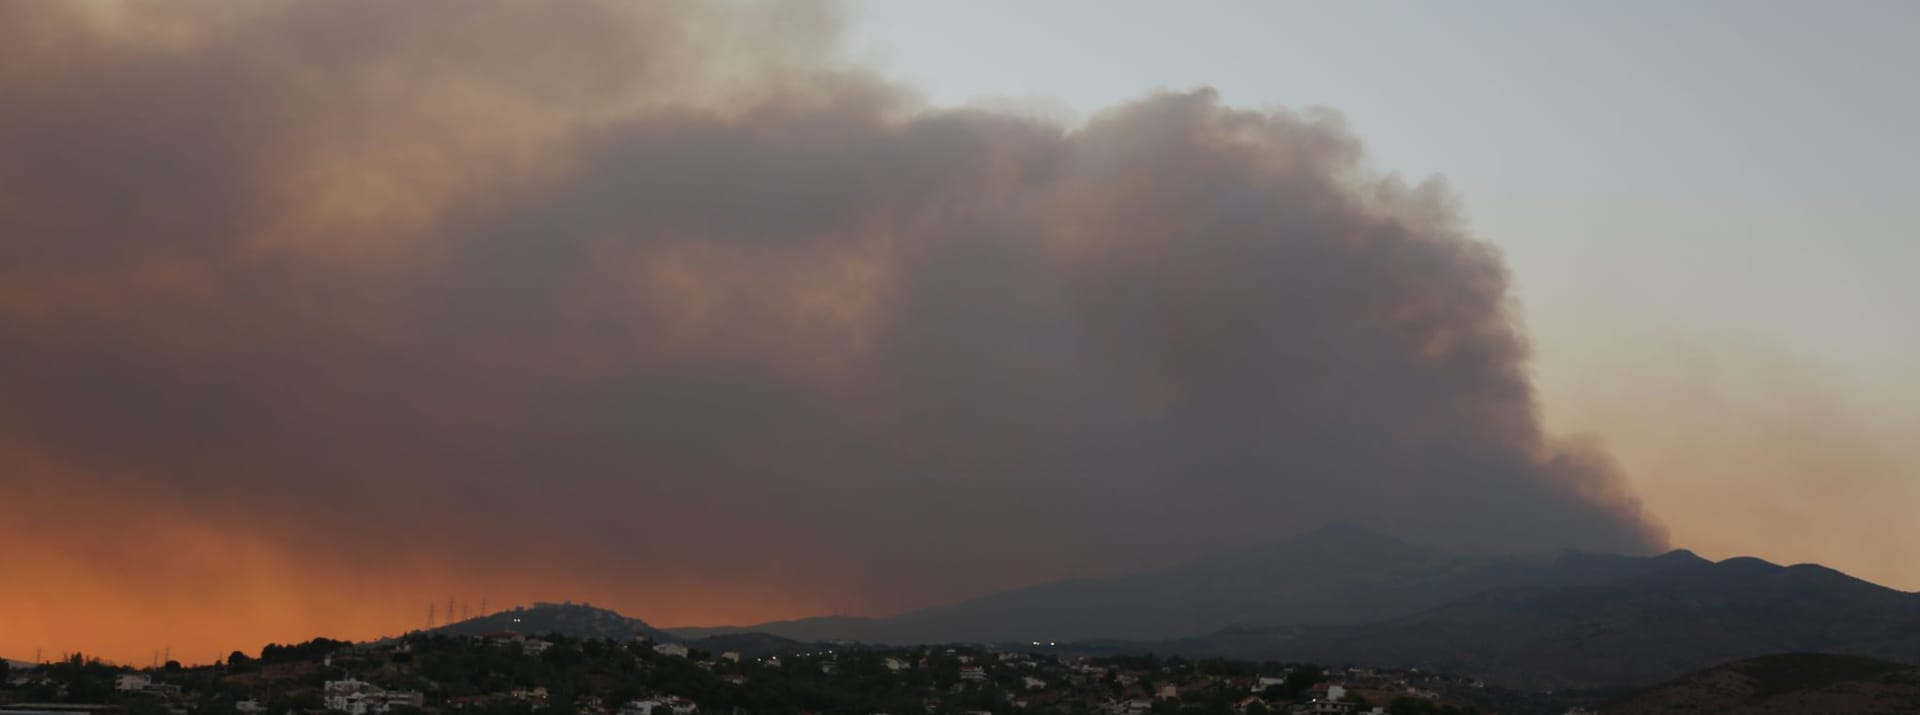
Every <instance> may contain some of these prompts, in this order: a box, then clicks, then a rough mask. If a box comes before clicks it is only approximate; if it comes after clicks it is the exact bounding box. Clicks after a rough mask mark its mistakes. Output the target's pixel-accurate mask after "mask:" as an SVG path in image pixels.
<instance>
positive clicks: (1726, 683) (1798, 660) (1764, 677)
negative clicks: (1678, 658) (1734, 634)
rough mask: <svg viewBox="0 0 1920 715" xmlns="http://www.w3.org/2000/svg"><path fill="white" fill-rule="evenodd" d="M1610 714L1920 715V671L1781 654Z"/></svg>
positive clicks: (1627, 702) (1649, 695)
mask: <svg viewBox="0 0 1920 715" xmlns="http://www.w3.org/2000/svg"><path fill="white" fill-rule="evenodd" d="M1600 712H1601V713H1602V715H1666V714H1668V713H1697V714H1700V715H1813V714H1814V713H1913V712H1920V668H1915V667H1914V666H1911V665H1908V664H1904V663H1894V662H1890V661H1885V660H1877V659H1874V658H1864V657H1859V656H1847V655H1829V654H1811V653H1801V654H1791V655H1774V656H1765V657H1761V658H1753V659H1750V660H1743V661H1737V662H1733V663H1727V664H1725V665H1720V666H1716V667H1713V668H1709V669H1707V670H1704V671H1699V672H1695V673H1691V674H1689V675H1686V676H1683V677H1681V678H1678V679H1675V680H1673V681H1671V682H1667V683H1662V684H1660V685H1657V686H1654V687H1652V688H1648V689H1646V690H1644V691H1641V692H1638V693H1635V694H1633V695H1631V696H1629V697H1626V698H1623V699H1621V700H1619V701H1618V702H1615V703H1613V704H1611V705H1609V706H1607V707H1604V708H1602V709H1601V711H1600Z"/></svg>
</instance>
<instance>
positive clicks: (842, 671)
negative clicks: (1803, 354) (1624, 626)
mask: <svg viewBox="0 0 1920 715" xmlns="http://www.w3.org/2000/svg"><path fill="white" fill-rule="evenodd" d="M787 643H791V642H790V641H788V642H787ZM744 644H745V645H754V643H753V642H752V641H751V639H748V640H747V641H745V642H744ZM1034 645H1035V648H1034V649H1032V650H1008V649H990V648H983V647H920V648H896V649H880V648H870V647H859V646H817V647H818V648H819V649H818V650H811V651H800V652H779V653H775V652H759V653H755V652H742V651H736V650H726V651H720V652H713V651H709V650H704V649H702V648H699V647H689V646H688V645H685V644H681V643H666V642H653V641H649V640H647V639H645V638H637V639H634V640H631V641H624V642H616V641H611V640H576V639H571V638H563V637H544V638H543V637H530V636H527V635H522V634H519V633H513V632H501V633H492V634H485V635H474V636H448V635H418V634H416V635H411V636H408V637H405V638H401V639H395V640H389V641H384V642H376V643H366V644H352V643H345V642H340V641H328V640H324V639H322V640H316V641H311V642H309V643H303V644H296V645H291V646H277V645H275V646H268V647H267V648H266V649H265V650H263V651H262V653H261V654H260V655H259V656H257V657H256V656H251V655H248V654H244V653H234V654H233V655H232V656H230V657H229V658H226V659H223V661H222V662H220V663H218V664H216V665H211V666H199V667H193V668H185V667H181V666H179V665H178V664H175V663H168V664H166V665H164V666H160V667H150V668H145V669H138V670H136V669H132V668H126V667H119V666H113V665H110V664H106V663H102V662H99V661H97V660H90V659H86V658H84V657H82V656H72V657H70V658H68V659H66V660H62V661H59V662H56V663H50V664H41V665H36V666H31V667H22V666H20V665H18V664H16V665H14V666H12V667H11V668H10V669H8V670H7V671H6V673H5V677H4V678H0V715H227V714H229V713H240V714H244V715H333V714H338V713H345V714H346V715H386V714H410V713H446V714H453V713H472V714H473V715H531V714H533V713H543V714H547V713H550V714H552V715H701V714H718V715H732V714H740V715H744V714H747V713H791V714H793V715H802V714H809V713H821V714H825V713H850V714H852V715H903V714H906V713H913V714H916V715H917V714H919V713H928V714H935V713H967V714H980V715H987V714H993V715H1011V714H1030V715H1042V714H1051V713H1061V714H1066V713H1072V714H1082V715H1150V714H1153V715H1174V714H1181V713H1184V714H1189V715H1242V714H1244V715H1272V714H1278V713H1294V714H1299V715H1336V714H1338V715H1359V714H1367V713H1371V714H1373V715H1421V714H1427V713H1432V714H1451V713H1478V712H1489V710H1487V709H1484V708H1485V706H1484V705H1483V704H1476V703H1484V700H1483V699H1480V698H1477V697H1476V696H1477V695H1478V694H1479V691H1481V690H1483V686H1482V685H1481V684H1480V683H1477V682H1474V681H1472V680H1468V679H1461V678H1453V677H1447V676H1443V675H1437V674H1428V673H1421V672H1418V671H1387V670H1373V669H1361V668H1351V669H1326V668H1322V667H1319V666H1314V665H1306V664H1278V663H1267V664H1256V663H1247V662H1239V661H1223V660H1183V659H1178V658H1156V657H1153V656H1136V657H1087V656H1076V655H1068V654H1059V653H1050V652H1048V648H1047V647H1046V646H1045V645H1044V644H1034Z"/></svg>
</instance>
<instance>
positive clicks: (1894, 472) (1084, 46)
mask: <svg viewBox="0 0 1920 715" xmlns="http://www.w3.org/2000/svg"><path fill="white" fill-rule="evenodd" d="M1015 18H1017V19H1015ZM1916 22H1920V8H1916V7H1915V6H1914V5H1913V4H1911V3H1896V2H1855V3H1804V2H1800V3H1794V2H1688V3H1523V2H1478V3H1398V2H1357V3H1266V2H1244V3H1239V2H1221V3H1215V4H1212V5H1210V6H1209V11H1207V12H1193V11H1191V8H1190V7H1187V6H1184V5H1178V4H1165V3H1098V2H1056V3H1004V2H979V3H953V4H927V3H886V2H874V3H868V4H865V5H862V6H861V11H860V12H859V13H858V14H857V16H856V25H855V27H856V29H855V32H854V33H853V37H854V40H853V41H852V43H851V44H852V46H853V47H854V48H855V51H856V52H858V53H860V54H861V56H863V57H865V58H867V59H868V60H869V61H870V62H872V63H874V64H875V65H877V66H880V67H883V68H884V71H885V72H886V73H887V74H888V75H889V76H892V77H897V78H899V79H901V80H902V81H904V82H906V83H908V84H910V85H911V86H913V87H915V88H917V89H919V90H920V91H922V92H925V93H926V94H927V95H928V97H930V98H931V99H932V101H934V102H936V103H941V104H963V105H964V104H976V105H981V106H1002V107H1011V108H1022V109H1024V110H1025V111H1030V112H1035V113H1040V114H1044V115H1049V116H1057V117H1063V118H1067V119H1069V120H1072V119H1075V118H1084V117H1086V116H1088V115H1089V114H1090V113H1092V112H1094V111H1097V110H1098V109H1099V108H1100V107H1104V106H1108V105H1111V104H1112V103H1114V102H1117V101H1122V100H1124V99H1126V98H1129V97H1135V96H1138V95H1140V94H1141V93H1143V92H1147V91H1152V90H1154V89H1160V88H1167V89H1184V88H1190V87H1196V86H1208V87H1213V88H1215V89H1217V90H1218V91H1219V92H1220V95H1221V98H1222V101H1225V102H1228V103H1231V104H1235V105H1240V106H1252V107H1262V106H1286V107H1294V108H1302V107H1326V108H1331V109H1334V110H1337V111H1339V112H1340V113H1341V114H1342V115H1343V116H1344V117H1345V118H1346V121H1347V122H1348V124H1349V126H1350V127H1352V129H1353V131H1354V132H1355V133H1356V134H1357V135H1359V136H1360V137H1361V138H1362V139H1363V140H1364V141H1365V142H1366V145H1367V148H1368V153H1369V155H1370V156H1371V161H1372V163H1373V164H1374V165H1375V166H1377V167H1380V168H1381V169H1383V170H1386V171H1392V172H1397V173H1401V174H1403V175H1406V176H1408V177H1412V178H1415V179H1420V178H1426V177H1429V176H1440V177H1444V179H1445V180H1446V182H1447V183H1448V184H1449V185H1450V186H1451V188H1452V190H1453V191H1454V193H1455V194H1456V195H1457V197H1458V200H1459V201H1460V204H1461V206H1462V213H1463V215H1464V216H1465V218H1466V220H1467V222H1468V224H1469V226H1470V227H1471V230H1472V231H1473V233H1474V235H1475V236H1476V237H1478V238H1480V239H1482V240H1485V241H1488V242H1490V243H1491V244H1493V245H1494V246H1497V247H1498V248H1499V249H1500V250H1501V252H1502V253H1503V254H1504V255H1505V257H1506V260H1507V263H1508V265H1509V266H1510V267H1511V269H1512V271H1513V282H1514V286H1515V295H1516V298H1517V300H1518V301H1519V303H1520V304H1521V305H1522V313H1523V314H1524V320H1525V323H1526V327H1527V331H1528V334H1529V336H1530V338H1531V340H1532V344H1533V348H1534V351H1535V354H1536V357H1535V360H1534V362H1533V365H1532V368H1533V371H1534V374H1535V375H1536V376H1537V380H1538V386H1539V389H1540V391H1541V393H1542V400H1541V402H1542V409H1543V410H1544V412H1545V416H1546V422H1547V424H1548V425H1549V426H1550V427H1551V429H1552V430H1553V431H1555V432H1558V433H1562V434H1579V435H1590V436H1592V437H1593V438H1595V439H1597V440H1599V441H1601V442H1603V443H1604V444H1605V445H1606V447H1607V448H1608V450H1609V451H1610V452H1611V453H1612V454H1613V455H1614V456H1615V458H1616V459H1617V460H1619V462H1620V464H1621V465H1622V470H1623V472H1624V473H1625V474H1626V476H1627V479H1628V481H1629V482H1630V483H1631V484H1632V485H1633V488H1634V491H1635V492H1636V493H1637V494H1639V495H1640V497H1641V498H1642V499H1643V500H1644V501H1645V503H1646V505H1647V507H1648V509H1649V510H1650V511H1651V512H1652V513H1653V514H1655V515H1657V516H1659V517H1661V518H1662V520H1663V521H1664V522H1665V523H1666V524H1667V526H1668V528H1669V529H1670V530H1671V532H1672V538H1673V540H1674V542H1675V543H1676V544H1680V545H1684V546H1686V547H1688V548H1692V549H1695V550H1698V551H1700V552H1701V553H1703V554H1708V555H1712V556H1715V557H1727V556H1734V555H1742V554H1754V555H1759V556H1762V557H1765V558H1769V559H1773V560H1777V561H1781V562H1786V563H1793V562H1805V561H1817V562H1822V563H1827V564H1831V565H1834V566H1837V567H1840V568H1843V569H1846V570H1848V571H1850V572H1852V573H1856V574H1859V575H1862V576H1865V577H1868V578H1872V579H1875V580H1877V581H1879V582H1882V583H1887V584H1890V585H1895V586H1898V587H1901V588H1905V589H1909V590H1912V589H1920V571H1916V570H1915V569H1914V568H1913V567H1912V565H1911V563H1912V554H1913V553H1915V550H1916V549H1920V528H1914V527H1913V526H1911V525H1909V524H1907V523H1905V521H1906V518H1905V517H1904V516H1902V515H1903V514H1904V513H1905V512H1906V511H1907V510H1908V505H1910V504H1914V503H1920V444H1916V443H1915V442H1914V441H1913V440H1912V439H1911V438H1910V435H1912V434H1914V433H1915V431H1916V430H1920V360H1915V359H1914V356H1915V355H1916V354H1917V353H1920V321H1914V320H1912V319H1911V318H1910V317H1909V315H1908V314H1909V313H1911V311H1912V309H1913V307H1914V306H1920V282H1916V281H1914V280H1912V279H1911V274H1912V270H1913V266H1915V265H1920V242H1916V240H1915V238H1916V229H1915V226H1920V204H1916V202H1915V201H1913V200H1912V197H1914V196H1920V141H1916V140H1915V139H1914V137H1913V127H1915V126H1920V93H1915V92H1912V91H1908V90H1907V89H1906V87H1907V86H1908V85H1909V84H1911V82H1912V74H1913V69H1914V68H1915V67H1920V48H1916V47H1915V46H1914V45H1913V43H1912V42H1911V41H1910V40H1911V37H1910V33H1909V32H1908V28H1911V27H1913V26H1914V25H1915V23H1916ZM983 38H990V39H983Z"/></svg>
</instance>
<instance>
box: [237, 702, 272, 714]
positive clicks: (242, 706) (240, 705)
mask: <svg viewBox="0 0 1920 715" xmlns="http://www.w3.org/2000/svg"><path fill="white" fill-rule="evenodd" d="M233 709H235V710H238V711H240V712H243V713H246V714H247V715H260V713H263V712H266V711H267V706H266V705H263V704H261V703H260V701H259V700H257V699H254V698H247V699H246V700H242V701H240V702H237V703H234V704H233Z"/></svg>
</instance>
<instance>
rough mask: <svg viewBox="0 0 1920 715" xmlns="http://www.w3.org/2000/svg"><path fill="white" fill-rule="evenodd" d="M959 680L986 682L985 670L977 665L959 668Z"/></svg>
mask: <svg viewBox="0 0 1920 715" xmlns="http://www.w3.org/2000/svg"><path fill="white" fill-rule="evenodd" d="M960 679H961V680H986V679H987V670H986V669H985V668H982V667H980V666H977V665H963V666H960Z"/></svg>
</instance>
